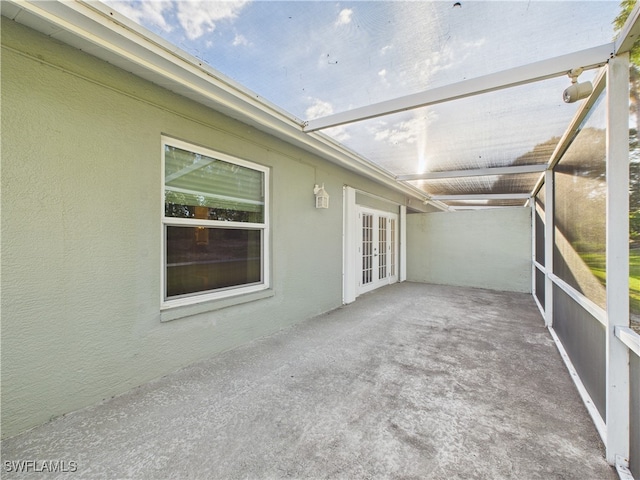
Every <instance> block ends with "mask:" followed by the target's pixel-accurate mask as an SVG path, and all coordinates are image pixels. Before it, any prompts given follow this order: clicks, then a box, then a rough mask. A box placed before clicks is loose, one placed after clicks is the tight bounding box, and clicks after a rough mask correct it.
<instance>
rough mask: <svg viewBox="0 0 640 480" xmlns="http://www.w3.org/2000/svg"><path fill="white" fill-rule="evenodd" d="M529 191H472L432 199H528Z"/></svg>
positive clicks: (447, 200) (442, 200)
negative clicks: (470, 192)
mask: <svg viewBox="0 0 640 480" xmlns="http://www.w3.org/2000/svg"><path fill="white" fill-rule="evenodd" d="M529 198H531V195H530V194H529V193H472V194H462V195H432V196H431V200H436V201H441V202H453V201H466V200H528V199H529Z"/></svg>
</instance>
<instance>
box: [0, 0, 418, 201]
mask: <svg viewBox="0 0 640 480" xmlns="http://www.w3.org/2000/svg"><path fill="white" fill-rule="evenodd" d="M1 4H2V14H3V15H5V16H7V17H9V18H13V19H15V20H16V21H18V22H19V23H23V24H25V25H27V26H29V27H30V28H34V29H36V30H39V31H41V32H43V33H45V34H46V35H49V36H52V37H54V38H59V39H60V40H61V41H64V42H65V43H69V44H70V45H72V46H74V47H76V48H81V49H83V50H85V51H87V52H88V53H90V54H91V55H93V56H95V57H98V58H103V59H105V58H108V61H109V62H110V63H112V64H114V65H115V66H116V67H119V68H122V69H124V70H125V71H129V72H132V73H134V74H135V75H137V76H139V77H141V78H144V79H146V80H148V81H150V82H152V83H156V84H158V85H161V86H163V87H164V88H167V89H168V90H171V91H174V92H176V93H178V94H180V95H182V96H186V97H187V98H190V99H192V100H194V101H196V102H198V103H200V104H202V105H204V106H207V107H209V108H212V109H215V110H216V111H219V112H220V113H222V114H224V115H227V116H230V117H232V118H235V119H236V120H239V121H241V122H243V123H246V124H248V125H250V126H254V127H256V128H257V129H259V130H262V131H265V132H267V133H268V134H270V135H273V136H275V137H277V138H279V139H281V140H284V141H286V142H288V143H290V144H292V145H295V146H297V147H299V148H303V149H305V150H307V151H309V152H311V153H313V154H315V155H318V156H319V157H321V158H324V159H326V160H328V161H330V162H332V163H335V164H338V165H340V166H342V167H344V168H347V169H348V170H351V171H353V172H356V173H358V174H360V175H363V176H365V177H368V178H370V179H372V180H374V181H376V182H378V183H381V184H383V185H385V186H387V187H389V188H392V189H393V190H395V191H398V192H401V193H403V194H405V195H408V196H410V197H411V198H416V199H419V200H421V201H423V200H426V199H428V195H427V194H426V193H425V192H424V191H422V190H420V189H418V188H416V187H413V186H412V185H408V184H404V183H400V182H398V181H397V180H396V179H395V176H394V175H392V174H390V173H389V172H387V171H385V170H383V169H382V168H380V167H378V166H376V165H375V164H373V163H372V162H370V161H368V160H366V159H364V158H363V157H361V156H360V155H357V154H355V152H352V151H350V150H348V149H347V148H346V147H344V146H343V145H341V144H339V143H337V142H335V141H333V140H332V139H330V138H329V137H328V136H326V135H324V134H321V133H317V134H313V135H308V134H305V133H303V132H302V121H301V120H300V119H297V118H295V117H293V116H292V115H290V114H288V113H286V112H284V111H283V110H281V109H279V108H278V107H276V106H274V105H272V104H270V103H268V102H267V101H266V100H265V99H263V98H262V97H260V96H258V95H257V94H255V93H253V92H250V91H249V90H247V89H244V88H243V87H241V86H240V85H239V84H237V83H235V82H233V81H232V80H230V79H228V78H226V77H224V76H223V75H222V74H220V73H219V72H217V71H216V70H214V69H213V68H211V67H209V66H208V65H206V63H204V62H203V61H201V60H199V59H198V58H196V57H193V56H191V55H189V54H187V53H186V52H184V51H182V50H180V49H179V48H177V47H176V46H174V45H172V44H170V43H168V42H166V41H165V40H163V39H161V38H160V37H158V36H157V35H155V34H153V33H152V32H149V31H148V30H146V29H145V28H144V27H141V26H140V25H138V24H136V23H134V22H132V21H130V20H129V19H127V18H126V17H124V16H123V15H120V14H118V13H117V12H115V11H114V10H112V9H110V8H109V7H108V6H106V5H104V4H102V3H100V2H85V1H81V0H76V1H73V2H62V1H42V2H34V1H25V0H22V1H21V0H15V1H14V0H2V2H1ZM52 27H53V28H52ZM52 32H55V33H52Z"/></svg>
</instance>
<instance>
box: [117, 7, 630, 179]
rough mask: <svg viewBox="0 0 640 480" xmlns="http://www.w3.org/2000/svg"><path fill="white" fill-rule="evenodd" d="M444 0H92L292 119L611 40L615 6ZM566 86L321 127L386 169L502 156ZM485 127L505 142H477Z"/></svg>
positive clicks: (531, 133)
mask: <svg viewBox="0 0 640 480" xmlns="http://www.w3.org/2000/svg"><path fill="white" fill-rule="evenodd" d="M456 1H457V0H455V1H439V2H428V1H355V2H342V1H302V0H300V1H286V2H285V1H266V0H259V1H248V0H237V1H185V0H182V1H162V0H158V1H135V2H131V1H120V0H117V1H113V0H109V1H107V2H105V3H107V4H108V5H110V6H111V7H112V8H114V9H116V10H117V11H119V12H120V13H122V14H124V15H125V16H127V17H128V18H130V19H132V20H134V21H136V22H138V23H140V24H141V25H143V26H144V27H146V28H148V29H149V30H151V31H153V32H154V33H156V34H158V35H160V36H161V37H163V38H165V39H166V40H168V41H169V42H171V43H173V44H175V45H177V46H178V47H180V48H181V49H183V50H185V51H186V52H188V53H190V54H192V55H194V56H196V57H198V58H199V59H201V60H204V61H205V62H206V63H207V64H209V65H210V66H211V67H213V68H214V69H216V70H218V71H220V72H221V73H222V74H224V75H225V76H227V77H230V78H231V79H233V80H234V81H236V82H238V83H239V84H241V85H243V86H244V87H245V88H247V89H249V90H251V91H253V92H256V93H257V94H258V95H260V96H262V97H263V98H265V99H266V100H267V101H269V102H271V103H273V104H275V105H277V106H278V107H280V108H282V109H283V110H285V111H287V112H289V113H290V114H291V115H293V116H295V117H297V118H298V119H301V120H306V119H311V118H318V117H322V116H325V115H329V114H331V113H337V112H341V111H345V110H349V109H351V108H355V107H359V106H363V105H367V104H370V103H375V102H380V101H383V100H388V99H393V98H397V97H400V96H403V95H407V94H410V93H416V92H419V91H423V90H426V89H429V88H433V87H437V86H442V85H445V84H448V83H452V82H457V81H461V80H464V79H468V78H473V77H477V76H481V75H484V74H488V73H493V72H497V71H502V70H505V69H509V68H512V67H515V66H519V65H524V64H527V63H531V62H534V61H539V60H543V59H546V58H549V57H553V56H558V55H562V54H566V53H570V52H573V51H577V50H581V49H585V48H589V47H593V46H597V45H601V44H603V43H607V42H610V41H612V40H613V35H614V32H613V27H612V23H611V22H612V21H613V19H614V18H615V15H616V14H617V12H618V2H617V1H565V2H559V1H529V0H525V1H471V0H461V1H460V2H459V3H460V5H461V6H454V4H455V3H456ZM589 78H593V74H592V73H589V72H587V73H585V74H583V77H581V79H580V80H583V79H589ZM569 84H570V81H569V79H568V78H563V79H556V80H554V81H547V82H543V83H540V84H535V85H534V86H529V87H526V88H525V87H518V89H512V90H509V91H503V92H501V94H500V95H495V94H489V95H482V96H479V97H474V98H472V99H465V100H459V101H456V102H451V103H449V104H446V105H438V106H434V107H429V108H426V109H419V110H414V111H411V112H405V113H402V114H396V115H393V116H389V117H382V118H380V119H376V120H369V121H366V122H359V123H357V124H352V125H349V126H343V127H337V128H334V129H330V130H327V131H326V133H327V134H329V135H331V136H332V137H334V138H335V139H337V140H339V141H341V142H343V143H344V144H345V145H347V146H348V147H350V148H352V149H354V150H355V151H357V152H360V153H362V154H363V155H364V156H365V157H367V158H370V159H372V160H374V161H376V163H378V164H380V165H381V166H383V167H384V168H387V169H389V170H392V171H393V172H394V173H399V174H402V173H416V172H418V171H424V170H425V169H440V168H444V166H445V164H446V163H448V164H451V159H452V157H453V160H454V163H456V162H457V163H460V162H462V163H464V159H465V158H467V159H468V158H470V157H471V156H473V157H474V158H475V160H477V161H478V162H479V159H480V158H482V157H483V154H484V158H485V159H487V158H491V159H492V160H491V162H492V165H495V166H497V165H500V164H508V163H509V162H511V161H513V160H514V159H515V158H517V156H518V155H522V154H524V153H526V152H527V151H529V150H531V149H532V148H533V146H535V145H536V144H537V143H540V142H543V141H545V140H548V139H549V138H550V137H551V136H554V135H561V134H562V133H563V131H564V128H566V125H567V124H568V122H569V119H570V118H571V117H572V116H573V113H574V112H575V109H576V108H577V105H567V104H564V103H563V102H562V99H561V94H562V91H563V90H564V88H566V87H567V86H569ZM514 105H518V107H517V108H515V107H514ZM525 129H528V135H524V136H523V130H525ZM496 131H498V132H502V133H503V134H504V136H505V139H501V140H498V139H488V138H487V135H490V134H491V132H496ZM445 134H446V135H445ZM494 136H495V135H494ZM471 143H473V144H474V145H477V146H479V148H480V149H483V150H482V151H481V152H479V153H478V152H473V154H472V153H471V152H469V151H467V150H468V148H467V149H465V148H464V147H465V144H467V145H468V144H471ZM462 163H460V164H461V165H462ZM480 163H481V162H480Z"/></svg>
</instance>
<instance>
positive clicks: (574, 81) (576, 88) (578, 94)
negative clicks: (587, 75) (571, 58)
mask: <svg viewBox="0 0 640 480" xmlns="http://www.w3.org/2000/svg"><path fill="white" fill-rule="evenodd" d="M583 70H584V69H582V68H573V69H571V70H569V73H568V74H567V75H568V76H569V78H570V79H571V86H570V87H569V88H567V89H566V90H565V91H564V92H563V93H562V99H563V100H564V101H565V102H566V103H573V102H577V101H578V100H582V99H583V98H587V97H588V96H589V95H591V93H592V92H593V85H591V82H582V83H578V77H579V76H580V74H581V73H582V72H583Z"/></svg>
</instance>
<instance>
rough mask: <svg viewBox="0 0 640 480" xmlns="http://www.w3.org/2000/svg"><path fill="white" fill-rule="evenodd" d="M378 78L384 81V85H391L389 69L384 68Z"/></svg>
mask: <svg viewBox="0 0 640 480" xmlns="http://www.w3.org/2000/svg"><path fill="white" fill-rule="evenodd" d="M378 76H379V77H380V80H382V84H383V85H386V86H389V85H390V83H389V80H387V69H386V68H383V69H382V70H380V71H379V72H378Z"/></svg>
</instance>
